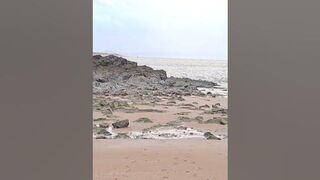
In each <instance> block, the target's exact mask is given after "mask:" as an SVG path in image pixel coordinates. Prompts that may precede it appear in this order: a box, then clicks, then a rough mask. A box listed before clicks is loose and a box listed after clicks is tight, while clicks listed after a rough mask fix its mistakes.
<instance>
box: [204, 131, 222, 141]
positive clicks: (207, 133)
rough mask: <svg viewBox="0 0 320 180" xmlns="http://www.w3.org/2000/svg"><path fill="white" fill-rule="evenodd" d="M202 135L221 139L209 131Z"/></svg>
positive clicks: (207, 137)
mask: <svg viewBox="0 0 320 180" xmlns="http://www.w3.org/2000/svg"><path fill="white" fill-rule="evenodd" d="M204 137H205V138H206V139H213V140H221V139H220V138H219V137H217V136H215V135H214V134H212V133H211V132H206V133H204Z"/></svg>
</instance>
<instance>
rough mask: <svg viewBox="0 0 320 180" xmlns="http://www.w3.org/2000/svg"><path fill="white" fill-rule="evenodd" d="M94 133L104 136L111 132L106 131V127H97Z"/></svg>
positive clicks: (109, 134)
mask: <svg viewBox="0 0 320 180" xmlns="http://www.w3.org/2000/svg"><path fill="white" fill-rule="evenodd" d="M96 134H99V135H104V136H111V135H112V134H111V133H110V132H109V131H107V130H106V129H99V130H97V132H96Z"/></svg>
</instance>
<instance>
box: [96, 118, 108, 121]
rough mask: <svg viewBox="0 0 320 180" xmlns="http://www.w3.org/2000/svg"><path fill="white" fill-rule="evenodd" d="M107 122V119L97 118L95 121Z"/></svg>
mask: <svg viewBox="0 0 320 180" xmlns="http://www.w3.org/2000/svg"><path fill="white" fill-rule="evenodd" d="M105 120H107V119H106V118H97V119H94V120H93V121H105Z"/></svg>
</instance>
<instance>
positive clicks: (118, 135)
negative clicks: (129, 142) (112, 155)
mask: <svg viewBox="0 0 320 180" xmlns="http://www.w3.org/2000/svg"><path fill="white" fill-rule="evenodd" d="M114 138H115V139H130V136H128V134H127V133H118V134H117V135H116V136H115V137H114Z"/></svg>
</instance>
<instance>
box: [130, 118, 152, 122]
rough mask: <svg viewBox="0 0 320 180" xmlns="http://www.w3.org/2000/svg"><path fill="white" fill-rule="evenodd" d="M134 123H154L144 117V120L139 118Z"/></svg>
mask: <svg viewBox="0 0 320 180" xmlns="http://www.w3.org/2000/svg"><path fill="white" fill-rule="evenodd" d="M134 122H137V123H153V121H151V119H149V118H146V117H143V118H139V119H137V120H135V121H134Z"/></svg>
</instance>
